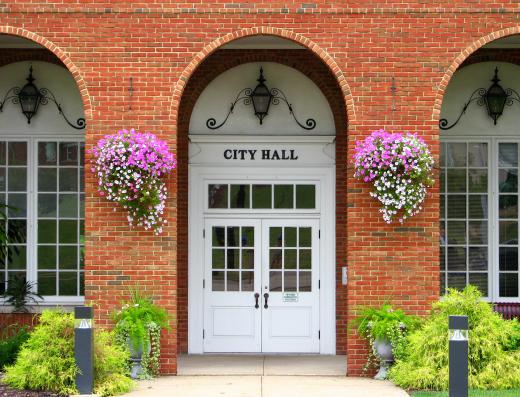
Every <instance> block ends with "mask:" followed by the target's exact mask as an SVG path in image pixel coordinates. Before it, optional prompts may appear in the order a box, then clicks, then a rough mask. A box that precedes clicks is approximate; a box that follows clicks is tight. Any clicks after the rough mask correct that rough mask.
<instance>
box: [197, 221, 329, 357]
mask: <svg viewBox="0 0 520 397" xmlns="http://www.w3.org/2000/svg"><path fill="white" fill-rule="evenodd" d="M318 233H319V221H318V220H317V219H206V220H205V238H204V241H205V243H204V258H205V259H204V262H205V263H204V268H205V271H204V277H205V278H204V331H203V333H204V351H205V352H230V353H231V352H251V353H253V352H264V353H319V350H320V348H319V285H318V283H319V252H318V250H319V240H318V239H319V235H318Z"/></svg>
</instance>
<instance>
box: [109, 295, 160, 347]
mask: <svg viewBox="0 0 520 397" xmlns="http://www.w3.org/2000/svg"><path fill="white" fill-rule="evenodd" d="M112 318H113V320H114V322H115V323H116V328H115V330H116V332H117V333H118V334H120V335H124V336H125V337H128V338H129V339H130V344H131V346H132V348H133V349H135V350H136V351H138V350H140V349H142V350H143V351H147V350H148V348H149V346H150V332H149V325H150V324H155V325H156V326H158V327H159V328H168V314H167V313H166V310H164V309H163V308H162V307H158V306H157V305H155V304H154V303H153V301H152V298H151V297H149V296H145V295H143V294H142V293H141V292H140V291H139V290H138V289H137V288H135V289H131V290H130V301H129V302H127V303H125V304H124V305H123V306H122V308H121V310H119V311H117V312H114V313H113V315H112Z"/></svg>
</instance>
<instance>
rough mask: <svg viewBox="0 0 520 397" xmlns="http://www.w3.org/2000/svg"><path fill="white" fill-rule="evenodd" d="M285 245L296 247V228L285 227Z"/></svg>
mask: <svg viewBox="0 0 520 397" xmlns="http://www.w3.org/2000/svg"><path fill="white" fill-rule="evenodd" d="M283 232H284V245H285V246H286V247H296V228H295V227H284V231H283Z"/></svg>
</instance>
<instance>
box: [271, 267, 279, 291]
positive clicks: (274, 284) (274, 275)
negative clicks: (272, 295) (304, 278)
mask: <svg viewBox="0 0 520 397" xmlns="http://www.w3.org/2000/svg"><path fill="white" fill-rule="evenodd" d="M269 291H282V272H273V271H270V272H269Z"/></svg>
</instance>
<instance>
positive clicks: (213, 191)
mask: <svg viewBox="0 0 520 397" xmlns="http://www.w3.org/2000/svg"><path fill="white" fill-rule="evenodd" d="M208 207H209V208H228V185H209V186H208Z"/></svg>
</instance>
